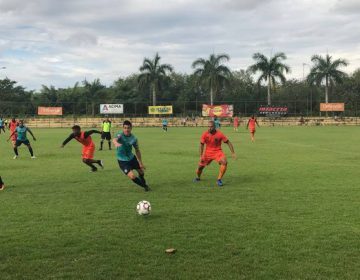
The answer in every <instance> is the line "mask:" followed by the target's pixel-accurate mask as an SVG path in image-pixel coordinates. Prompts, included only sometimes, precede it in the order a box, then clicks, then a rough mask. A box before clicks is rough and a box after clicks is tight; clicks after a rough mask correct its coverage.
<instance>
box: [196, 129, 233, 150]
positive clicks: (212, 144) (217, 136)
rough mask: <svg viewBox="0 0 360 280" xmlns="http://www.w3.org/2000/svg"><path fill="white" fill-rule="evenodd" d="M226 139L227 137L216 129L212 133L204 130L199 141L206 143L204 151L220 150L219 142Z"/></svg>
mask: <svg viewBox="0 0 360 280" xmlns="http://www.w3.org/2000/svg"><path fill="white" fill-rule="evenodd" d="M227 141H228V138H227V137H226V136H225V135H224V134H223V133H222V132H221V131H219V130H216V132H215V133H214V134H212V133H210V132H209V131H205V132H204V133H203V134H202V135H201V139H200V143H201V144H205V145H206V149H205V153H207V152H210V153H211V152H216V151H221V143H222V142H227Z"/></svg>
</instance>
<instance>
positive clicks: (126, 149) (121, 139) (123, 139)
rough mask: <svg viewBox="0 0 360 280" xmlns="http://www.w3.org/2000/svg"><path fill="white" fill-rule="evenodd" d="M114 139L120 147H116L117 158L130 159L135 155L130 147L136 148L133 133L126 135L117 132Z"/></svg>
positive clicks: (135, 139) (136, 144)
mask: <svg viewBox="0 0 360 280" xmlns="http://www.w3.org/2000/svg"><path fill="white" fill-rule="evenodd" d="M116 141H117V142H118V143H119V144H121V146H120V147H118V148H116V156H117V159H118V160H121V161H130V160H132V159H133V158H134V156H135V155H134V154H133V153H132V148H133V147H134V148H135V149H137V148H138V140H137V138H136V137H135V136H134V135H133V134H130V135H129V136H126V135H125V134H124V133H123V132H119V133H118V134H117V136H116Z"/></svg>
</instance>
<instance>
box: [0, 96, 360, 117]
mask: <svg viewBox="0 0 360 280" xmlns="http://www.w3.org/2000/svg"><path fill="white" fill-rule="evenodd" d="M334 102H341V103H342V102H343V101H340V100H339V101H334ZM107 103H112V104H124V114H123V115H122V116H124V117H147V116H149V115H148V106H150V105H152V104H150V103H145V102H137V103H129V102H122V101H119V100H111V102H109V101H108V100H103V101H99V102H56V103H39V102H26V103H25V102H3V101H2V102H0V116H4V117H10V116H14V117H20V116H31V117H33V116H36V115H37V108H38V106H48V107H53V106H55V107H62V108H63V114H64V115H65V116H74V117H80V116H89V117H96V116H101V114H100V104H107ZM202 104H204V102H202V101H184V102H179V101H166V102H159V103H158V104H157V105H172V106H173V116H175V117H196V116H201V112H202ZM219 104H231V105H233V106H234V115H238V116H248V115H251V114H258V110H259V108H260V107H262V106H266V103H265V102H264V101H260V100H240V101H239V100H236V101H234V100H225V101H221V102H216V103H215V104H214V105H219ZM272 106H279V107H280V106H281V107H287V108H288V111H287V116H290V117H298V116H299V117H300V116H305V117H306V116H308V117H310V116H325V115H326V114H325V113H324V112H320V110H319V109H320V102H319V101H314V100H312V99H311V98H308V99H307V100H302V101H298V100H291V101H282V102H274V103H273V104H272ZM358 109H360V102H350V101H348V102H345V111H344V112H331V113H328V114H327V115H328V116H342V117H357V116H358Z"/></svg>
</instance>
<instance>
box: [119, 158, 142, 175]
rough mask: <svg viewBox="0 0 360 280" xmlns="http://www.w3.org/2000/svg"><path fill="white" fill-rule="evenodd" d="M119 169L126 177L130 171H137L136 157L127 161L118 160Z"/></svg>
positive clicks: (138, 165)
mask: <svg viewBox="0 0 360 280" xmlns="http://www.w3.org/2000/svg"><path fill="white" fill-rule="evenodd" d="M118 163H119V166H120V169H121V170H122V171H123V172H124V173H125V174H126V175H127V174H128V173H129V172H130V171H131V170H134V169H135V170H139V169H140V164H139V162H138V160H137V158H136V157H134V158H133V159H132V160H129V161H122V160H118Z"/></svg>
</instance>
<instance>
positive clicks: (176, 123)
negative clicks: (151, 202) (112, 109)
mask: <svg viewBox="0 0 360 280" xmlns="http://www.w3.org/2000/svg"><path fill="white" fill-rule="evenodd" d="M103 119H104V118H86V117H84V118H67V117H63V118H56V117H53V118H50V117H49V118H43V117H42V118H40V117H37V118H27V119H26V120H25V122H26V124H27V125H28V126H29V127H37V128H62V127H66V128H68V127H71V126H73V125H74V124H78V125H80V126H82V127H100V125H101V123H102V121H103ZM110 119H111V121H112V122H113V127H120V126H121V124H122V122H123V121H124V120H125V119H128V120H130V121H131V122H132V123H133V125H134V126H137V127H160V126H161V121H162V118H110ZM167 119H168V122H169V124H168V126H170V127H172V126H173V127H183V126H186V127H196V126H199V127H204V126H207V121H208V120H209V118H196V119H187V120H186V121H185V120H184V118H175V117H174V118H167ZM247 120H248V118H240V126H245V125H246V123H247ZM257 120H258V122H259V125H260V126H301V125H303V126H326V125H336V126H339V125H350V126H355V125H358V124H360V119H358V118H357V117H348V118H330V117H329V118H324V117H311V118H310V117H309V118H306V117H304V118H299V117H296V118H295V117H282V118H266V117H259V118H257ZM221 125H222V126H232V119H230V118H227V119H221Z"/></svg>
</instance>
